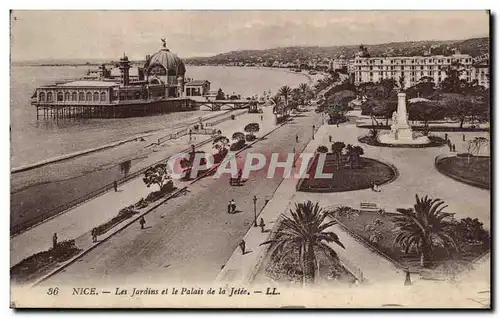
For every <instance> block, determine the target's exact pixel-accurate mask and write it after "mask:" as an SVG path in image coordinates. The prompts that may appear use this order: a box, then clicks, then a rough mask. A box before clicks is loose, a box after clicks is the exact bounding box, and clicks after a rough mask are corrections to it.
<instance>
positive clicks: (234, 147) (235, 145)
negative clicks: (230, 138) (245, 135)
mask: <svg viewBox="0 0 500 318" xmlns="http://www.w3.org/2000/svg"><path fill="white" fill-rule="evenodd" d="M245 144H246V143H245V140H238V141H237V142H235V143H233V144H231V147H230V148H229V149H230V150H231V151H236V150H240V149H241V148H243V147H244V146H245Z"/></svg>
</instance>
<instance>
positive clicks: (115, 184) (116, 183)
mask: <svg viewBox="0 0 500 318" xmlns="http://www.w3.org/2000/svg"><path fill="white" fill-rule="evenodd" d="M113 188H114V189H115V192H118V182H117V181H116V180H115V181H113Z"/></svg>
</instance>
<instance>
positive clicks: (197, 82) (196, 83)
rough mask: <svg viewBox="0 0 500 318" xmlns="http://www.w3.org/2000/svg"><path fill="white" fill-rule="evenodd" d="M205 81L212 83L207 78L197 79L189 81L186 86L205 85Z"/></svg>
mask: <svg viewBox="0 0 500 318" xmlns="http://www.w3.org/2000/svg"><path fill="white" fill-rule="evenodd" d="M205 83H208V84H210V82H209V81H207V80H195V81H191V82H187V83H186V86H203V85H205Z"/></svg>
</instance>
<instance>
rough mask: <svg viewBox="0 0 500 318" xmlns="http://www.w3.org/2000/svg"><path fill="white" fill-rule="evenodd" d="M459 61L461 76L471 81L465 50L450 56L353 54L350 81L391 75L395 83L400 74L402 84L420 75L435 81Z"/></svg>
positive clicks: (417, 78)
mask: <svg viewBox="0 0 500 318" xmlns="http://www.w3.org/2000/svg"><path fill="white" fill-rule="evenodd" d="M455 63H459V65H460V67H461V69H462V71H463V72H462V73H461V78H463V79H465V80H467V81H469V82H470V81H471V80H472V76H473V74H472V73H473V68H472V57H471V56H470V55H467V54H453V55H451V56H444V55H434V56H398V57H362V56H360V55H357V56H356V57H355V58H354V63H353V64H351V65H350V66H351V67H350V71H351V72H353V73H354V83H355V84H359V83H366V82H378V81H380V80H381V79H389V78H392V79H394V80H396V82H398V83H399V81H400V78H401V77H404V85H405V87H410V86H413V85H415V84H416V83H418V81H419V80H420V79H421V78H422V77H431V78H433V80H434V83H436V84H439V83H440V82H441V81H442V80H443V79H445V78H446V72H445V71H446V69H447V68H448V67H452V66H453V65H456V64H455Z"/></svg>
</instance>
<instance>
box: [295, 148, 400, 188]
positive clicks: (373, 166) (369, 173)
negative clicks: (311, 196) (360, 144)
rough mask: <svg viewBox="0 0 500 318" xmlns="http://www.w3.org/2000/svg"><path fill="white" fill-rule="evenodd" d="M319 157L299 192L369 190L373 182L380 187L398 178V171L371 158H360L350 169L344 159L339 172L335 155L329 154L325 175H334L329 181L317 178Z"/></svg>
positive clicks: (324, 170)
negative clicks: (356, 164) (355, 165)
mask: <svg viewBox="0 0 500 318" xmlns="http://www.w3.org/2000/svg"><path fill="white" fill-rule="evenodd" d="M318 158H319V157H318V156H316V158H315V159H314V161H313V163H312V165H311V168H310V169H309V171H308V174H309V178H306V179H303V181H302V182H301V184H300V186H299V191H304V192H342V191H353V190H359V189H369V188H371V187H372V184H373V182H375V183H377V184H378V185H381V184H384V183H387V182H389V181H391V180H393V179H394V178H395V177H396V171H395V170H394V169H393V168H391V167H390V166H388V165H387V164H385V163H382V162H380V161H377V160H375V159H370V158H364V157H361V158H360V162H359V165H358V166H357V167H353V168H351V167H349V165H348V164H346V161H347V159H346V158H342V164H341V165H340V170H337V159H336V158H335V155H333V154H330V153H329V154H327V157H326V161H325V166H324V168H323V173H332V174H333V177H332V178H328V179H323V178H315V171H316V167H317V164H318Z"/></svg>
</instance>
